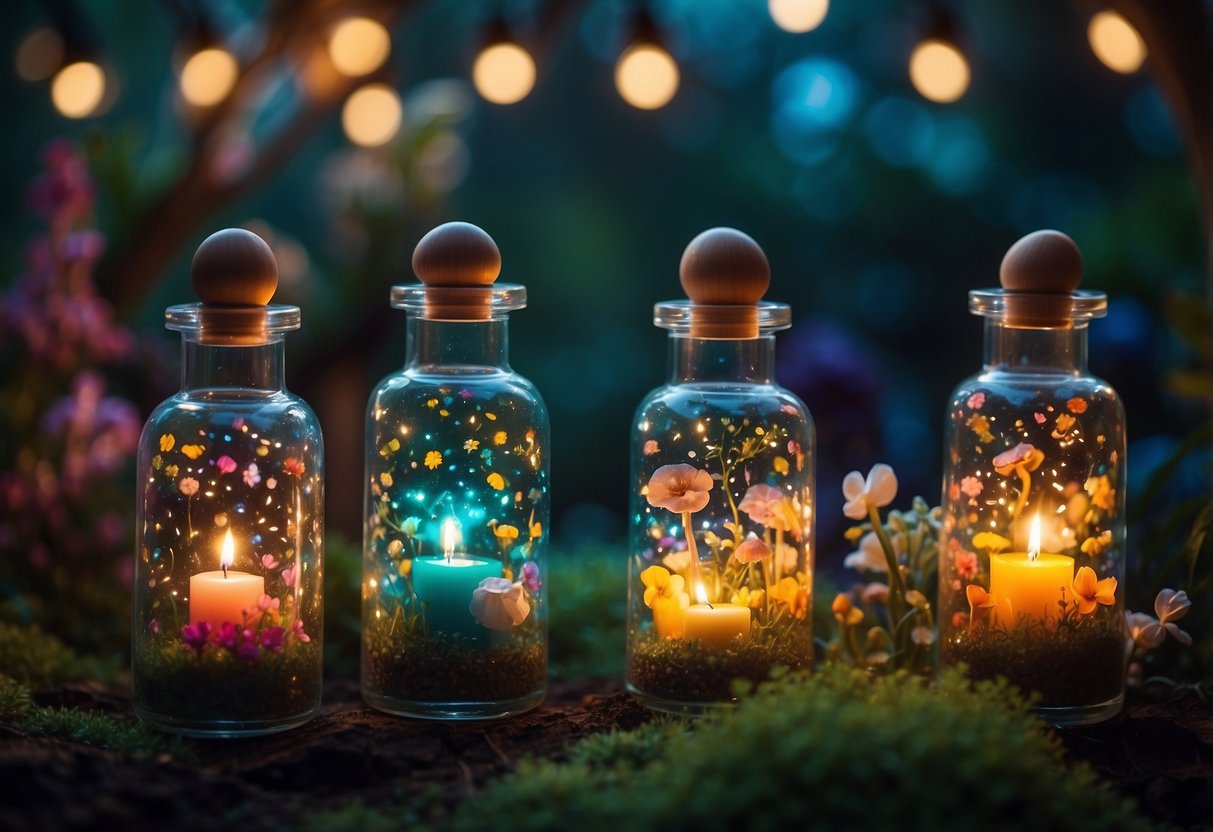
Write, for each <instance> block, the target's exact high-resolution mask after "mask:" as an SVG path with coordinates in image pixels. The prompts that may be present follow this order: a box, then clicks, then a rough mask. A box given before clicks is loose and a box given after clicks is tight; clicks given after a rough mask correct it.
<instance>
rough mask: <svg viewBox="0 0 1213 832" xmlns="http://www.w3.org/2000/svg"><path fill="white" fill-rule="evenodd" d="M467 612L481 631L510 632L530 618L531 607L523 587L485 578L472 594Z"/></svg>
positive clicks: (497, 579)
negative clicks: (512, 628)
mask: <svg viewBox="0 0 1213 832" xmlns="http://www.w3.org/2000/svg"><path fill="white" fill-rule="evenodd" d="M468 611H469V612H471V613H472V617H474V618H475V619H476V620H477V621H478V622H480V625H481V626H482V627H487V628H488V629H490V630H497V631H499V632H509V630H510V628H511V627H516V626H517V625H519V624H521V623H522V622H523V621H526V619H527V616H528V615H530V614H531V604H530V602H529V601H527V599H526V593H525V592H523V591H522V584H521V583H512V582H510V581H508V580H506V579H505V578H485V579H484V580H483V581H481V582H480V586H478V587H477V588H476V590H475V591H474V592H473V593H472V603H471V604H469V605H468Z"/></svg>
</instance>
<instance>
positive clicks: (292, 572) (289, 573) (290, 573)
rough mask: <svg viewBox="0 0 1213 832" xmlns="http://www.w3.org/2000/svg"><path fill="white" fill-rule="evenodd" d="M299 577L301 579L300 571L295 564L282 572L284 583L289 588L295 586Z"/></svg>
mask: <svg viewBox="0 0 1213 832" xmlns="http://www.w3.org/2000/svg"><path fill="white" fill-rule="evenodd" d="M297 577H299V570H298V569H297V568H295V565H294V564H291V565H290V566H288V567H287V568H286V569H283V570H282V582H283V583H284V584H286V585H287V586H294V585H295V579H296V578H297Z"/></svg>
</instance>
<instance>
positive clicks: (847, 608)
mask: <svg viewBox="0 0 1213 832" xmlns="http://www.w3.org/2000/svg"><path fill="white" fill-rule="evenodd" d="M787 580H790V579H788V578H784V579H783V581H787ZM783 581H780V582H779V583H780V584H782V583H783ZM792 583H795V581H793V582H792ZM777 586H778V585H777ZM771 597H772V598H774V597H775V589H772V590H771ZM830 608H831V609H832V610H833V611H834V617H835V618H837V619H838V622H839V623H840V624H842V625H843V626H844V627H854V626H855V625H856V624H858V623H859V622H860V621H863V610H861V609H859V608H857V607H856V606H855V605H854V604H852V603H851V598H850V596H849V595H847V594H846V593H844V592H840V593H838V594H837V595H835V596H834V603H833V604H831V605H830Z"/></svg>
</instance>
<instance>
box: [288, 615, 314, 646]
mask: <svg viewBox="0 0 1213 832" xmlns="http://www.w3.org/2000/svg"><path fill="white" fill-rule="evenodd" d="M291 635H293V636H294V637H295V638H296V639H298V640H299V643H300V644H307V643H308V642H310V641H311V640H312V637H311V636H309V635H308V634H307V633H305V632H304V631H303V619H302V618H296V619H295V623H294V624H293V625H292V626H291Z"/></svg>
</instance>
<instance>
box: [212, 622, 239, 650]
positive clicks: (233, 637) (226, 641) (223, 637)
mask: <svg viewBox="0 0 1213 832" xmlns="http://www.w3.org/2000/svg"><path fill="white" fill-rule="evenodd" d="M242 636H243V633H242V629H241V628H240V627H237V626H236V625H235V624H233V623H232V622H231V621H224V622H223V623H222V624H220V625H219V630H218V631H217V632H216V633H215V636H214V639H215V643H216V644H218V645H219V646H220V647H222V648H224V649H225V650H235V649H236V647H237V645H239V644H240V639H241V637H242Z"/></svg>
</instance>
